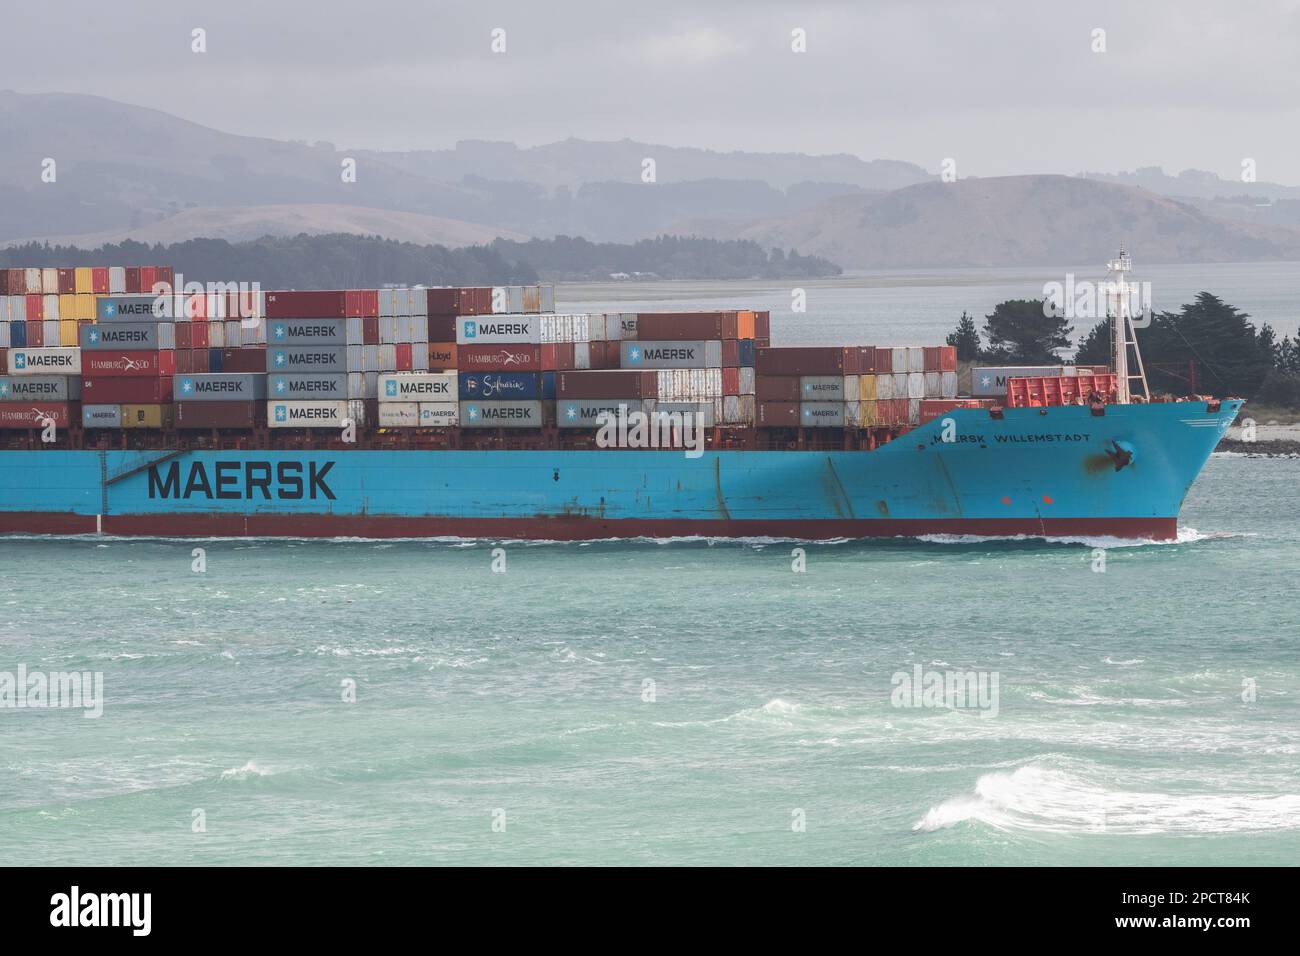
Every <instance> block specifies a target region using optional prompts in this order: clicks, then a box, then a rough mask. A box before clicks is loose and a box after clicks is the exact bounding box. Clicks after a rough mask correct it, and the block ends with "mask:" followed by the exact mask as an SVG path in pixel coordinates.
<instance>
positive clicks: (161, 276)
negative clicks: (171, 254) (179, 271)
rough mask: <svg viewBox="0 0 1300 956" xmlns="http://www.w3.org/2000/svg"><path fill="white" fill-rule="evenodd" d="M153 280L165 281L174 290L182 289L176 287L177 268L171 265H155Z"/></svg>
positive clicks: (156, 281)
mask: <svg viewBox="0 0 1300 956" xmlns="http://www.w3.org/2000/svg"><path fill="white" fill-rule="evenodd" d="M153 281H154V282H155V283H158V282H161V283H163V284H164V285H166V287H167V288H168V289H171V290H172V292H180V291H182V290H180V289H177V288H176V270H175V269H173V268H172V267H171V266H155V267H154V280H153Z"/></svg>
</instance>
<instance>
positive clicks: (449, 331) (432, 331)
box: [429, 290, 456, 342]
mask: <svg viewBox="0 0 1300 956" xmlns="http://www.w3.org/2000/svg"><path fill="white" fill-rule="evenodd" d="M430 291H436V290H430ZM429 341H430V342H454V341H456V315H455V313H451V314H439V315H433V314H432V313H430V315H429Z"/></svg>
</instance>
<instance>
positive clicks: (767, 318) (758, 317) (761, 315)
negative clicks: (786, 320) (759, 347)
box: [754, 312, 772, 348]
mask: <svg viewBox="0 0 1300 956" xmlns="http://www.w3.org/2000/svg"><path fill="white" fill-rule="evenodd" d="M754 338H756V339H763V340H764V341H765V343H770V342H771V341H772V313H771V312H755V313H754ZM763 347H764V348H766V347H767V345H766V344H765V345H764V346H763Z"/></svg>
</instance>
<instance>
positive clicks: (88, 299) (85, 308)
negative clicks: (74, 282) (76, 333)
mask: <svg viewBox="0 0 1300 956" xmlns="http://www.w3.org/2000/svg"><path fill="white" fill-rule="evenodd" d="M94 317H95V296H94V295H93V294H92V293H90V292H85V293H82V292H78V293H77V314H76V318H78V319H93V318H94Z"/></svg>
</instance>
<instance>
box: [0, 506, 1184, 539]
mask: <svg viewBox="0 0 1300 956" xmlns="http://www.w3.org/2000/svg"><path fill="white" fill-rule="evenodd" d="M96 530H100V531H102V532H103V533H104V534H113V535H148V536H152V537H169V538H173V537H175V538H180V537H232V538H234V537H267V538H276V537H280V538H334V537H357V538H433V537H462V538H527V539H534V540H552V541H584V540H594V539H599V538H642V537H644V538H672V537H687V536H703V537H716V538H751V537H753V538H757V537H773V538H798V539H804V540H817V539H827V538H882V537H883V538H892V537H916V536H918V535H923V534H964V535H980V536H1006V537H1009V536H1013V535H1033V536H1042V537H1099V536H1107V537H1116V538H1144V539H1154V540H1158V541H1164V540H1172V539H1174V538H1175V537H1177V534H1178V519H1177V518H934V519H910V520H896V519H881V520H874V519H873V520H865V521H861V520H856V521H855V520H839V519H835V520H825V521H690V520H684V519H673V518H644V519H643V518H624V519H616V520H606V519H601V518H581V517H556V518H544V517H538V518H447V517H434V516H429V517H410V518H408V517H396V516H383V515H291V514H250V515H222V514H158V515H150V514H135V515H105V516H104V517H103V519H102V522H101V523H100V525H99V527H98V529H97V527H96V517H95V516H94V515H72V514H57V513H43V512H30V511H28V512H19V511H7V512H0V534H94V533H95V532H96Z"/></svg>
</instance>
